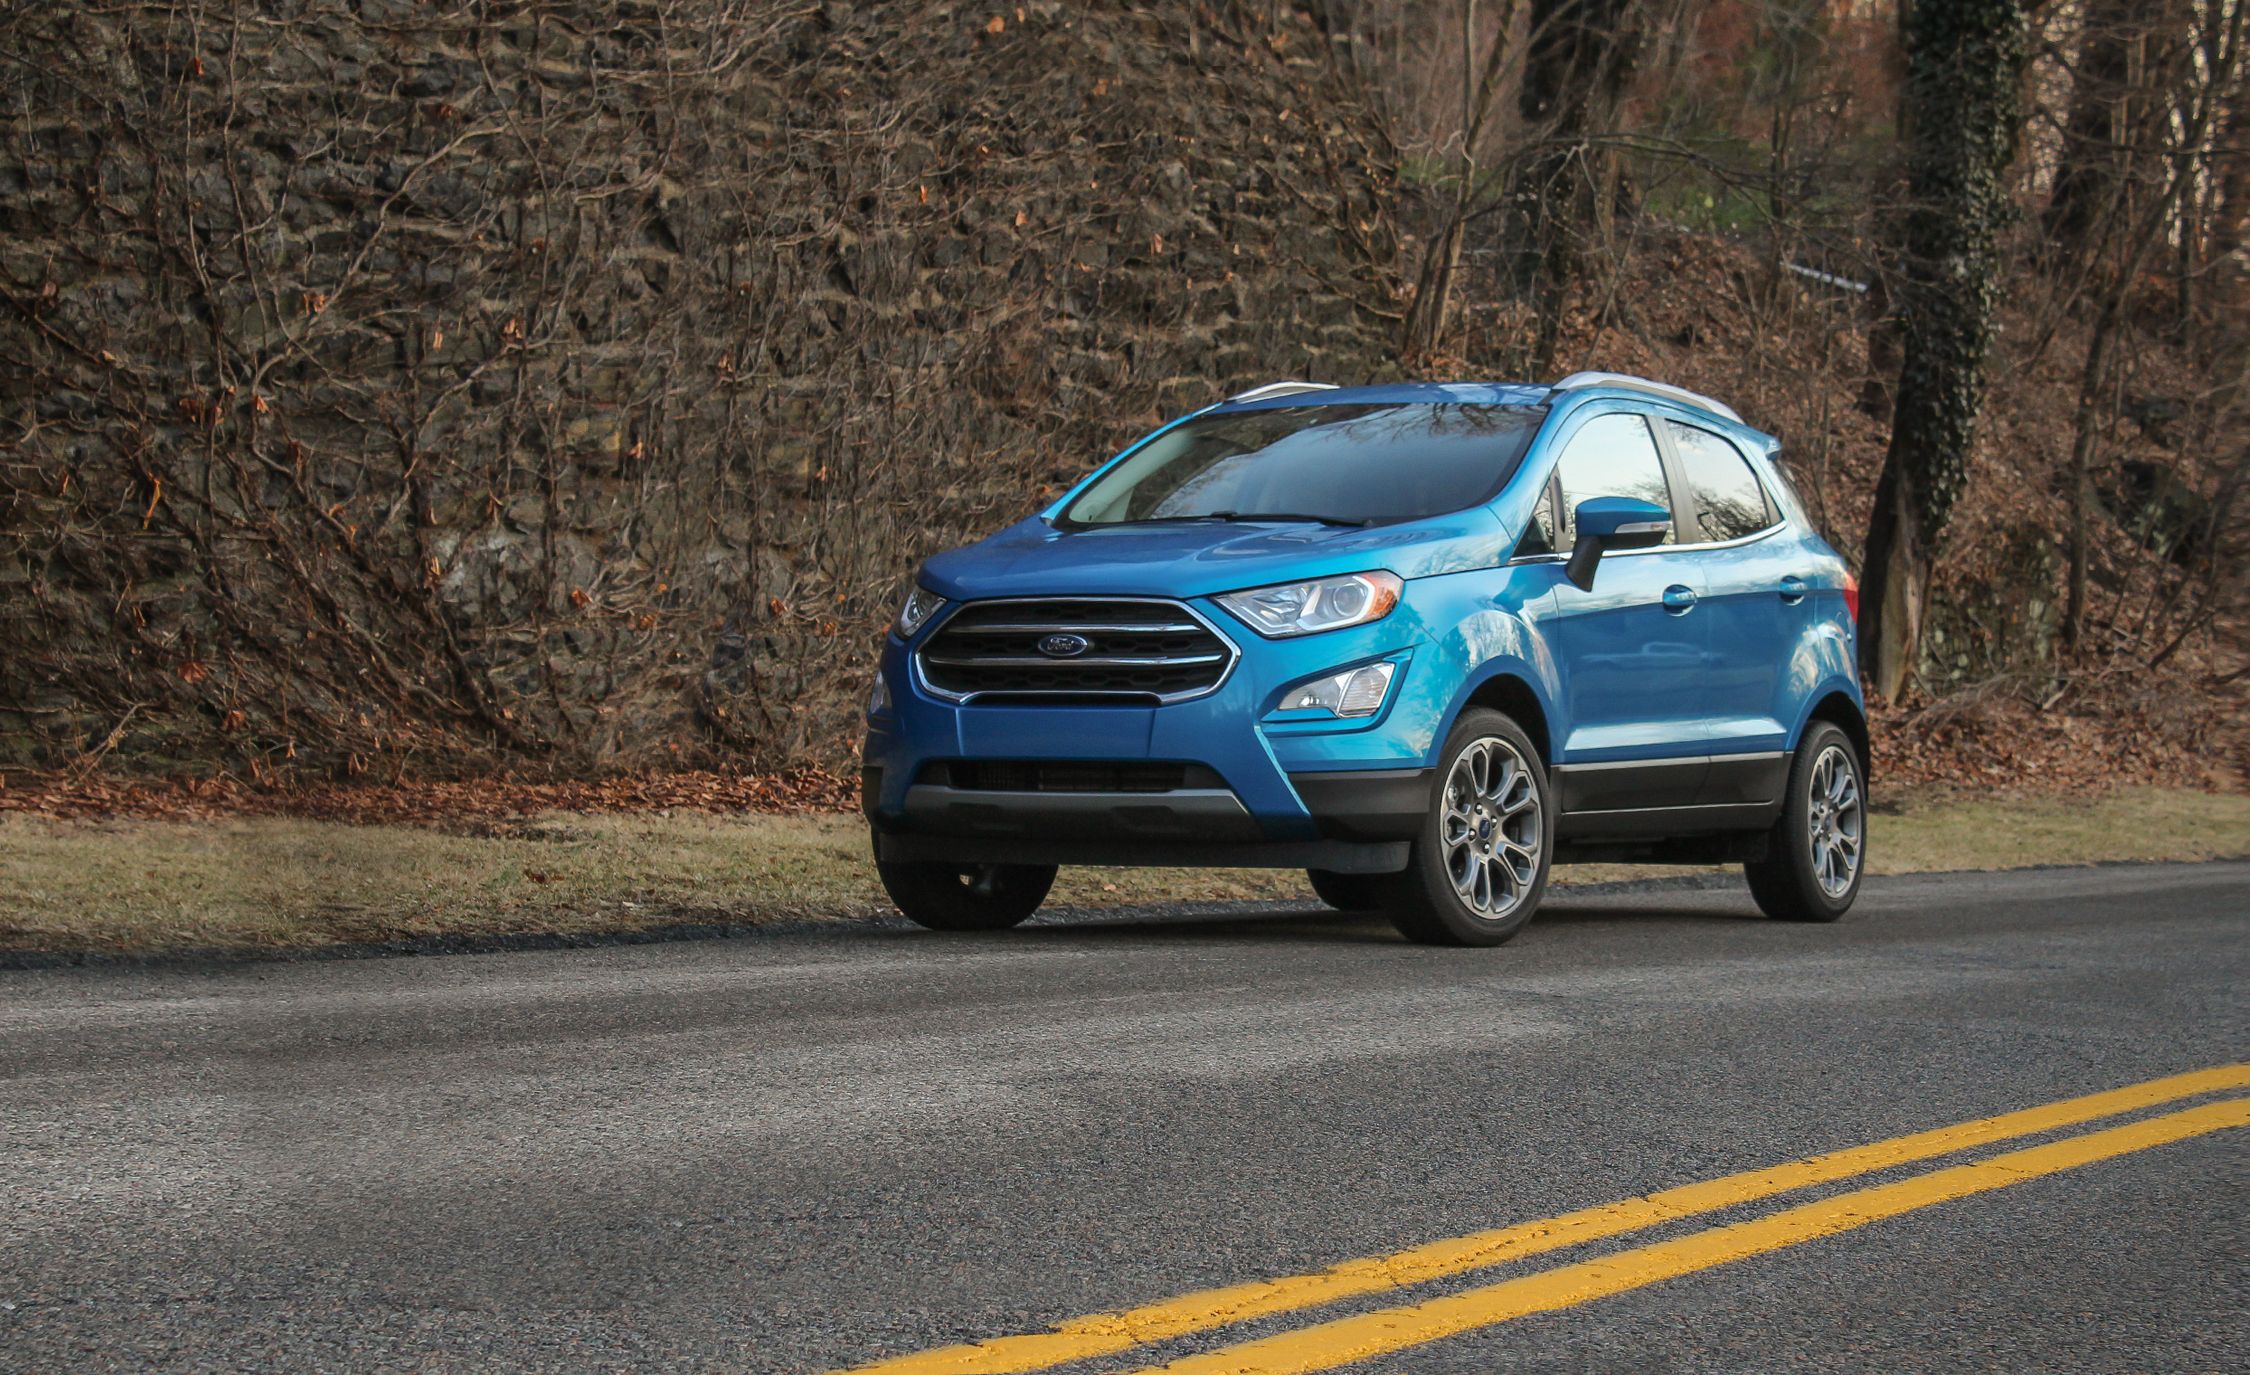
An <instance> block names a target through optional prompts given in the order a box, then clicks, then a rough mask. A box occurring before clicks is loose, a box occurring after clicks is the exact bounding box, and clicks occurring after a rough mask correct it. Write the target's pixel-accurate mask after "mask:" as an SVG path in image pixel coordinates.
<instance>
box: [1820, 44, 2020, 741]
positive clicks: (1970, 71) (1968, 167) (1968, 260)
mask: <svg viewBox="0 0 2250 1375" xmlns="http://www.w3.org/2000/svg"><path fill="white" fill-rule="evenodd" d="M2026 46H2027V43H2026V24H2025V21H2024V13H2023V10H2022V9H2021V7H2020V6H2019V5H2018V3H2017V0H1922V3H1917V4H1914V5H1912V6H1911V7H1910V8H1909V9H1908V11H1907V14H1906V52H1907V103H1908V106H1909V107H1910V110H1911V115H1912V118H1911V119H1910V121H1909V130H1908V140H1909V142H1908V147H1907V183H1908V194H1909V198H1910V201H1911V205H1910V208H1909V209H1908V212H1907V215H1906V220H1905V225H1904V242H1903V243H1902V244H1901V245H1900V253H1899V272H1898V277H1897V291H1898V304H1899V307H1900V313H1901V316H1902V326H1903V328H1902V332H1901V333H1902V342H1903V345H1904V347H1903V355H1904V359H1905V361H1904V364H1903V365H1902V367H1901V369H1900V374H1899V388H1898V401H1897V406H1896V415H1895V419H1894V422H1893V424H1892V426H1891V443H1890V449H1889V451H1888V452H1887V453H1886V454H1885V455H1884V459H1883V475H1882V478H1881V481H1880V483H1879V485H1878V487H1877V493H1876V504H1875V513H1874V516H1873V518H1872V519H1871V520H1870V521H1869V523H1868V527H1867V550H1866V558H1865V560H1864V566H1863V568H1862V575H1863V579H1864V585H1863V591H1862V594H1861V600H1860V608H1861V616H1862V622H1863V623H1862V625H1861V627H1860V629H1861V636H1862V638H1861V640H1860V667H1861V670H1862V672H1863V673H1865V674H1866V676H1867V678H1868V679H1869V680H1870V683H1871V684H1872V686H1873V687H1874V689H1875V691H1877V692H1878V693H1880V694H1882V695H1883V696H1884V697H1887V698H1890V699H1893V700H1896V699H1897V698H1898V696H1899V694H1900V693H1901V692H1903V691H1904V690H1905V687H1906V682H1907V678H1908V676H1909V675H1910V674H1911V673H1912V671H1913V667H1914V658H1915V653H1916V650H1917V649H1918V647H1919V644H1920V640H1921V626H1922V610H1923V605H1924V602H1925V599H1926V598H1927V596H1928V592H1929V576H1930V568H1931V564H1932V561H1933V560H1934V559H1935V558H1936V555H1937V552H1938V549H1939V546H1940V541H1941V540H1942V538H1943V536H1944V533H1945V527H1946V523H1947V521H1948V520H1949V519H1950V518H1951V517H1952V514H1953V504H1954V502H1955V500H1956V499H1958V498H1959V496H1960V494H1961V489H1962V487H1963V485H1964V484H1965V483H1966V481H1967V479H1968V471H1969V453H1970V447H1971V444H1972V443H1973V441H1974V439H1975V436H1976V422H1977V414H1978V412H1979V410H1981V409H1982V407H1983V403H1984V381H1985V361H1986V356H1987V354H1988V353H1989V352H1990V349H1991V344H1992V335H1993V319H1994V314H1995V308H1996V306H1997V304H1998V295H1999V289H1998V285H1997V283H1996V281H1995V273H1996V268H1997V263H1998V257H1999V247H1998V245H1999V236H2000V230H2001V227H2002V225H2003V224H2004V223H2005V221H2006V219H2007V216H2008V212H2009V204H2008V194H2007V188H2006V185H2005V183H2004V174H2005V173H2006V171H2007V166H2008V161H2009V158H2010V155H2011V153H2012V152H2013V150H2014V147H2015V143H2016V134H2017V126H2018V123H2019V120H2020V119H2021V107H2020V103H2019V100H2018V84H2017V83H2018V78H2019V76H2020V75H2021V72H2022V69H2023V63H2024V60H2025V53H2026Z"/></svg>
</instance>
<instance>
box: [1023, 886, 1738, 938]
mask: <svg viewBox="0 0 2250 1375" xmlns="http://www.w3.org/2000/svg"><path fill="white" fill-rule="evenodd" d="M1713 896H1714V898H1716V899H1718V900H1716V901H1712V902H1710V903H1709V904H1708V905H1704V904H1695V905H1690V904H1688V903H1683V902H1681V901H1679V900H1678V897H1677V896H1676V895H1673V894H1669V893H1666V894H1648V895H1643V896H1640V897H1638V898H1635V897H1629V896H1623V895H1612V894H1603V895H1599V896H1596V895H1591V894H1589V895H1587V896H1585V897H1578V898H1573V897H1570V896H1568V895H1557V896H1555V897H1552V898H1549V899H1548V900H1547V902H1546V903H1545V904H1543V905H1542V906H1541V908H1540V910H1539V914H1538V915H1537V916H1536V917H1534V918H1533V919H1532V925H1533V926H1534V927H1539V926H1577V925H1592V924H1596V923H1604V922H1616V923H1620V924H1631V925H1635V926H1645V925H1652V924H1658V923H1678V924H1693V925H1699V926H1700V925H1707V924H1709V923H1711V922H1762V921H1765V920H1766V917H1765V916H1764V915H1763V914H1762V913H1760V912H1759V911H1758V909H1757V908H1756V907H1755V906H1754V905H1752V903H1751V901H1750V896H1749V894H1747V893H1744V894H1741V895H1740V896H1739V898H1735V897H1732V896H1721V895H1717V894H1714V895H1713ZM997 936H998V938H999V939H1002V940H1009V941H1016V942H1021V943H1024V944H1027V945H1029V944H1034V943H1037V944H1045V945H1052V944H1053V943H1054V942H1056V941H1058V940H1067V941H1072V942H1083V943H1088V944H1109V943H1118V942H1135V941H1177V940H1189V941H1200V940H1229V941H1236V940H1252V941H1273V942H1284V943H1289V944H1343V945H1403V944H1405V943H1406V938H1405V937H1403V936H1401V935H1399V934H1398V932H1397V931H1396V930H1395V929H1394V928H1393V927H1392V926H1391V924H1390V922H1389V921H1388V920H1387V919H1385V918H1384V917H1383V916H1381V915H1380V914H1378V913H1372V912H1368V913H1360V912H1338V911H1333V910H1330V909H1328V908H1325V907H1314V906H1306V907H1279V908H1273V909H1267V910H1260V911H1257V912H1240V911H1232V912H1230V911H1225V910H1212V911H1202V912H1194V911H1191V912H1181V911H1176V910H1156V911H1146V910H1143V911H1138V912H1136V911H1133V910H1131V909H1126V910H1119V909H1114V908H1112V909H1089V908H1080V909H1061V910H1057V911H1055V912H1051V913H1046V914H1042V916H1041V917H1040V918H1039V919H1038V920H1036V921H1034V922H1032V923H1031V924H1029V925H1027V926H1022V927H1019V928H1017V929H1015V930H1013V931H1007V932H1000V933H997Z"/></svg>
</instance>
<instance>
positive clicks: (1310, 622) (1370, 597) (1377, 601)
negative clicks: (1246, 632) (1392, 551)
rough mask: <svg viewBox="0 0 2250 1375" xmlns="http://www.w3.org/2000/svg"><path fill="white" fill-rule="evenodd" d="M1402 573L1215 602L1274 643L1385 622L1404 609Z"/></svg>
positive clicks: (1291, 586) (1257, 591) (1352, 576)
mask: <svg viewBox="0 0 2250 1375" xmlns="http://www.w3.org/2000/svg"><path fill="white" fill-rule="evenodd" d="M1401 586H1403V584H1401V583H1400V582H1399V580H1398V575H1397V574H1396V573H1346V574H1345V575H1344V576H1342V577H1340V578H1315V579H1313V580H1312V581H1311V582H1291V583H1283V584H1281V585H1280V586H1278V587H1253V588H1251V589H1250V590H1248V591H1246V592H1229V593H1227V594H1226V595H1225V596H1222V597H1217V598H1214V600H1215V601H1217V602H1218V604H1219V605H1221V606H1223V607H1225V608H1226V609H1227V610H1228V611H1231V612H1233V613H1234V614H1235V615H1236V616H1239V617H1241V618H1242V620H1243V621H1244V622H1246V623H1247V624H1248V625H1249V627H1250V628H1251V629H1252V630H1255V631H1257V632H1258V633H1259V634H1260V635H1264V636H1266V637H1268V638H1269V639H1282V638H1285V637H1287V636H1290V635H1310V634H1312V633H1313V632H1315V631H1319V630H1340V629H1342V628H1343V627H1345V626H1347V625H1362V624H1364V623H1366V622H1368V621H1379V620H1381V619H1382V618H1383V617H1385V616H1388V615H1389V614H1390V613H1391V608H1392V607H1394V606H1397V605H1398V594H1399V588H1400V587H1401Z"/></svg>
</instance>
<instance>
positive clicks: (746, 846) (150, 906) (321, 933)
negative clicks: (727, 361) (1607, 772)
mask: <svg viewBox="0 0 2250 1375" xmlns="http://www.w3.org/2000/svg"><path fill="white" fill-rule="evenodd" d="M2239 855H2250V797H2246V796H2242V795H2235V794H2210V793H2198V792H2186V791H2171V790H2159V789H2142V790H2133V791H2124V792H2118V793H2114V794H2111V795H2110V796H2108V797H2105V798H2101V799H2098V800H2096V801H2093V802H2080V801H2068V800H2064V801H2055V800H1999V801H1965V800H1959V799H1956V800H1951V801H1942V802H1929V803H1920V804H1917V805H1914V806H1912V807H1909V808H1908V809H1906V810H1904V811H1900V812H1896V813H1884V814H1878V815H1877V816H1876V817H1875V818H1874V837H1873V842H1872V845H1871V856H1872V863H1873V869H1874V872H1876V873H1918V872H1928V871H1933V870H1949V869H2000V868H2014V867H2020V866H2024V865H2032V864H2078V863H2095V862H2100V861H2105V860H2193V859H2211V858H2218V857H2228V856H2239ZM1680 872H1693V871H1690V870H1679V869H1671V870H1663V869H1649V868H1645V867H1627V866H1619V865H1586V866H1578V867H1572V868H1566V869H1562V870H1559V871H1558V872H1557V881H1558V882H1560V883H1585V882H1600V881H1604V880H1609V879H1617V878H1630V877H1644V876H1648V875H1650V874H1652V873H1680ZM1183 900H1199V901H1225V900H1251V901H1298V900H1303V901H1310V900H1311V890H1310V889H1309V888H1308V887H1307V886H1306V885H1305V881H1304V876H1303V875H1302V874H1299V873H1296V872H1294V871H1278V872H1277V871H1266V870H1235V869H1216V870H1214V869H1112V870H1102V869H1076V870H1065V871H1064V872H1063V876H1062V879H1061V881H1060V882H1058V883H1057V884H1056V886H1055V893H1054V896H1053V898H1052V899H1050V901H1051V902H1052V903H1054V904H1056V905H1059V906H1107V905H1121V904H1135V903H1147V902H1161V901H1183ZM889 910H890V909H889V904H888V903H887V902H886V901H885V900H884V898H883V894H882V889H881V888H880V887H879V886H878V885H877V883H876V881H875V873H874V868H873V866H872V865H871V864H870V863H869V862H868V853H867V840H866V832H865V830H864V828H863V826H862V823H861V822H860V820H859V818H858V817H856V816H837V815H818V816H729V815H712V814H708V813H689V812H671V813H640V814H632V815H602V816H588V815H577V814H553V815H548V816H544V817H540V818H537V819H534V820H530V821H524V822H520V823H514V824H508V825H502V826H497V827H493V828H490V829H489V831H488V833H483V834H473V835H464V834H454V833H449V832H443V831H435V830H429V829H424V828H416V827H401V826H368V825H353V824H347V823H341V822H323V821H303V820H292V819H286V818H272V817H245V818H236V819H231V820H218V821H155V820H112V821H57V820H52V819H46V818H38V817H30V816H20V815H19V816H7V817H0V949H14V950H40V951H102V952H124V951H154V950H165V949H181V948H191V947H245V948H262V949H283V948H303V947H309V946H317V945H324V944H330V943H334V942H340V941H376V940H394V939H402V938H415V937H445V936H459V937H469V936H495V935H511V934H525V933H553V934H560V935H585V934H591V933H597V932H617V931H631V930H634V929H637V928H644V927H649V926H658V925H665V924H670V923H675V922H683V921H688V922H695V921H704V922H741V923H756V922H772V921H787V920H808V919H810V920H844V919H851V918H862V917H869V916H875V915H879V914H882V913H885V912H888V911H889Z"/></svg>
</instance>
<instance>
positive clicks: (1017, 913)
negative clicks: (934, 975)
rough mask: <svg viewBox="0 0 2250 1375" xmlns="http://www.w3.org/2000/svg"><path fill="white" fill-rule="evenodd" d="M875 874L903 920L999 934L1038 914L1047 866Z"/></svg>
mask: <svg viewBox="0 0 2250 1375" xmlns="http://www.w3.org/2000/svg"><path fill="white" fill-rule="evenodd" d="M875 872H876V874H877V875H879V876H880V877H881V878H882V880H883V891H885V892H887V893H889V894H890V895H891V901H892V902H895V903H897V904H898V910H899V911H901V912H904V913H905V914H906V918H907V920H908V921H911V922H913V923H914V924H915V925H917V926H926V927H928V928H929V929H931V930H932V931H1003V930H1006V929H1007V928H1008V927H1011V926H1014V925H1017V924H1018V923H1020V922H1021V921H1023V919H1024V918H1026V917H1028V916H1030V915H1031V914H1032V913H1034V912H1036V911H1038V910H1039V904H1040V903H1042V902H1045V901H1046V900H1047V890H1048V889H1049V888H1052V887H1054V886H1055V866H1054V865H1052V864H920V863H917V864H881V863H878V864H877V865H876V866H875Z"/></svg>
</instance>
